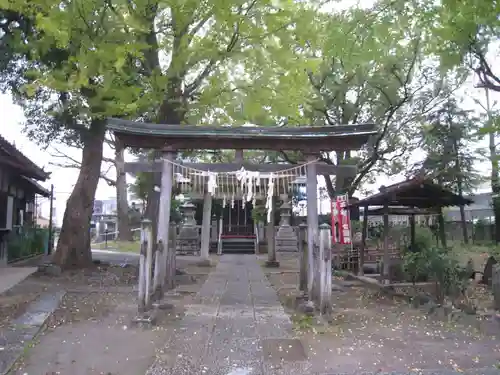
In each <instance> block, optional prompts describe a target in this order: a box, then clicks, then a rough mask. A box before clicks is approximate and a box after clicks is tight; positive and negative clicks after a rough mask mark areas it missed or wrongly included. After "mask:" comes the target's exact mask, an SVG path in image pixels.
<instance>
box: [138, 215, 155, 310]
mask: <svg viewBox="0 0 500 375" xmlns="http://www.w3.org/2000/svg"><path fill="white" fill-rule="evenodd" d="M152 256H153V254H152V232H151V221H150V220H148V219H144V220H143V221H142V223H141V253H140V257H139V295H138V301H139V313H142V312H145V311H146V310H148V309H149V307H150V306H149V302H150V293H151V289H150V288H151V285H150V284H151V258H152Z"/></svg>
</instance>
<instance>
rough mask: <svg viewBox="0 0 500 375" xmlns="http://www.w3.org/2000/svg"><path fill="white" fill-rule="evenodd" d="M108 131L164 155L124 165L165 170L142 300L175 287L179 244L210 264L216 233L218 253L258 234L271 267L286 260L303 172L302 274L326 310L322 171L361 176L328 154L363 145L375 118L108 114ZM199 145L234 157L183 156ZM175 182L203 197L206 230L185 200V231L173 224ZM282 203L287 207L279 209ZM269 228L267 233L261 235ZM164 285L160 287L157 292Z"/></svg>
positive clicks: (293, 244)
mask: <svg viewBox="0 0 500 375" xmlns="http://www.w3.org/2000/svg"><path fill="white" fill-rule="evenodd" d="M108 130H110V131H112V132H114V134H115V136H116V139H117V140H118V141H119V142H121V143H122V145H123V146H124V147H132V148H142V149H148V148H149V149H156V150H161V152H162V158H161V159H160V160H155V161H153V162H142V163H135V164H134V163H132V164H131V163H128V165H126V166H125V170H126V172H128V173H131V172H132V173H133V172H134V171H135V172H136V173H137V172H147V171H151V172H161V184H160V186H158V188H159V189H158V190H157V191H159V195H160V199H159V201H160V206H159V214H158V218H150V219H151V220H155V221H157V223H158V233H157V238H152V236H151V233H150V232H148V230H147V226H148V225H150V221H146V222H145V223H144V227H145V228H146V229H145V231H144V233H145V234H144V236H143V237H144V240H143V248H146V247H147V251H145V252H143V253H141V262H142V263H141V264H144V267H143V268H142V271H141V272H140V277H139V301H140V304H144V305H145V306H146V307H148V306H150V305H151V300H152V299H153V296H154V295H158V296H161V295H163V288H164V286H165V285H167V286H168V287H172V283H173V282H175V256H176V253H177V252H178V250H179V249H181V250H182V249H188V250H189V251H190V252H193V253H196V254H199V255H200V264H204V265H210V264H211V262H210V257H209V249H210V244H211V240H212V239H214V238H216V239H217V252H218V254H222V253H223V251H222V248H221V246H222V245H221V244H222V242H223V241H224V240H225V238H224V237H222V236H223V235H224V236H226V237H227V236H236V238H238V237H237V236H243V237H244V236H249V238H251V239H252V240H253V243H254V247H255V252H258V250H259V245H260V241H264V240H265V244H266V247H267V254H268V261H267V262H266V266H268V267H278V266H279V262H278V260H277V257H276V253H277V251H295V252H297V251H298V249H299V241H298V238H297V230H296V229H297V228H293V227H292V226H291V223H290V214H291V211H292V202H291V199H290V198H291V197H290V191H291V185H292V184H293V183H294V181H295V180H296V179H297V177H299V176H302V177H306V180H307V182H306V189H307V226H305V227H304V228H305V229H306V231H307V236H306V240H305V241H306V242H307V250H306V251H304V252H302V253H301V254H303V255H304V256H303V257H302V260H301V262H302V264H304V265H305V266H304V267H303V268H301V272H302V271H303V272H306V271H307V278H306V279H307V280H306V281H307V291H308V295H309V296H311V297H315V296H320V295H321V296H322V297H321V302H318V303H320V305H321V306H322V307H321V310H322V311H323V310H325V309H327V307H325V306H327V305H328V304H329V303H330V299H329V298H328V293H329V294H330V295H331V289H329V288H328V287H327V285H328V280H329V279H330V281H329V282H330V283H331V249H325V246H326V243H327V242H328V241H327V239H328V236H326V237H325V236H323V237H322V238H323V240H322V244H323V246H320V243H319V241H320V240H319V229H320V228H319V225H318V211H319V210H318V186H317V183H318V180H317V176H318V175H320V176H321V175H327V176H331V175H335V176H336V178H337V181H338V180H339V179H343V178H346V177H350V176H353V175H355V174H356V166H354V165H341V166H335V165H328V164H326V163H323V162H321V154H322V153H324V152H332V151H335V152H345V151H351V150H359V149H360V148H361V147H362V146H363V145H364V144H366V143H367V141H368V140H369V139H370V137H371V136H373V135H375V134H376V133H377V131H376V130H375V125H374V124H362V125H337V126H315V127H310V126H303V127H301V126H297V127H248V126H227V127H210V126H193V125H167V124H149V123H140V122H135V121H128V120H123V119H109V120H108ZM193 149H204V150H216V149H218V150H220V149H226V150H227V149H233V150H235V162H233V163H219V164H211V163H206V164H203V163H185V162H184V161H183V160H179V159H178V158H177V152H178V151H182V150H193ZM243 150H270V151H279V152H286V151H293V152H295V153H297V154H298V155H300V157H301V160H300V161H298V163H297V164H286V163H278V164H251V163H246V162H245V161H244V160H243ZM174 186H176V187H178V188H179V187H180V188H181V190H182V189H185V191H186V193H188V194H186V195H187V196H189V197H190V198H191V199H193V200H194V199H201V198H202V197H203V217H202V225H201V228H198V227H197V225H196V220H195V219H194V211H195V209H196V207H195V206H194V205H193V204H192V203H191V202H186V204H184V205H183V207H181V208H182V210H183V214H184V215H183V216H184V220H183V223H182V224H181V226H180V230H178V228H176V227H174V228H171V225H170V208H171V199H172V192H173V187H174ZM176 190H177V189H176ZM213 199H222V200H223V210H222V215H220V218H219V219H218V221H219V223H218V225H216V226H214V225H213V221H214V220H213V216H212V200H213ZM237 201H238V202H242V203H237ZM278 201H279V202H280V207H276V202H278ZM243 202H244V203H243ZM256 205H262V206H264V207H265V212H266V214H264V215H263V216H264V217H263V218H261V223H259V224H260V228H259V229H257V226H256V223H255V222H253V220H252V215H251V211H252V209H255V207H256ZM277 211H279V213H280V222H279V224H278V223H275V215H274V214H273V213H274V212H277ZM226 220H227V221H226ZM276 224H278V225H276ZM252 226H253V228H252ZM263 227H265V232H262V233H261V229H263ZM215 228H216V230H215V231H214V229H215ZM199 229H201V230H199ZM217 229H218V233H217ZM328 230H329V227H328ZM214 232H215V233H214ZM324 232H325V234H326V231H324ZM263 233H265V235H262V234H263ZM251 236H254V237H253V238H252V237H251ZM325 238H326V240H325ZM301 243H303V241H302V242H301ZM320 249H322V250H321V251H320ZM153 258H154V260H153ZM328 262H329V263H328ZM153 263H155V264H157V265H158V266H157V267H156V266H155V267H154V279H152V278H151V274H152V273H151V266H152V264H153ZM328 264H330V266H328ZM328 272H329V273H330V277H328ZM301 283H302V278H301ZM157 291H159V292H158V293H156V292H157ZM313 291H314V293H313ZM153 292H155V293H156V294H153ZM154 298H159V297H154ZM318 301H319V300H318Z"/></svg>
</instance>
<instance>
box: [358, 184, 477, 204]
mask: <svg viewBox="0 0 500 375" xmlns="http://www.w3.org/2000/svg"><path fill="white" fill-rule="evenodd" d="M471 203H472V200H470V199H467V198H463V197H460V196H459V195H457V194H455V193H453V192H452V191H451V190H448V189H445V188H443V187H442V186H439V185H437V184H434V183H433V182H432V181H430V180H428V179H425V178H422V177H414V178H411V179H408V180H406V181H403V182H399V183H396V184H393V185H390V186H384V187H381V188H380V192H378V193H376V194H374V195H372V196H369V197H367V198H365V199H362V200H360V201H359V202H356V203H353V204H352V205H353V206H384V205H386V204H387V205H388V206H404V207H417V208H424V209H428V208H438V207H447V206H460V205H468V204H471Z"/></svg>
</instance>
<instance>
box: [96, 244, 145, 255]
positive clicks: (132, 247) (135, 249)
mask: <svg viewBox="0 0 500 375" xmlns="http://www.w3.org/2000/svg"><path fill="white" fill-rule="evenodd" d="M92 247H93V248H94V249H99V250H116V251H121V252H124V253H139V251H140V248H141V244H140V243H139V241H108V243H107V244H106V243H99V244H96V245H94V246H92Z"/></svg>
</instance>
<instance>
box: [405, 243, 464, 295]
mask: <svg viewBox="0 0 500 375" xmlns="http://www.w3.org/2000/svg"><path fill="white" fill-rule="evenodd" d="M403 269H404V271H405V272H406V274H407V275H408V276H409V278H410V280H411V281H412V282H418V281H425V280H430V281H434V282H435V283H436V298H437V300H438V302H440V303H442V302H443V301H444V298H445V297H446V296H449V297H452V298H459V297H461V296H463V295H464V293H465V290H466V288H467V285H468V282H469V276H470V274H468V273H467V269H466V268H464V267H463V266H462V265H460V263H459V261H458V259H457V258H456V257H455V256H454V255H453V254H452V253H450V252H449V251H447V250H444V249H441V248H437V247H435V246H430V247H427V248H423V249H420V251H419V252H408V253H406V254H405V255H404V257H403Z"/></svg>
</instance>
